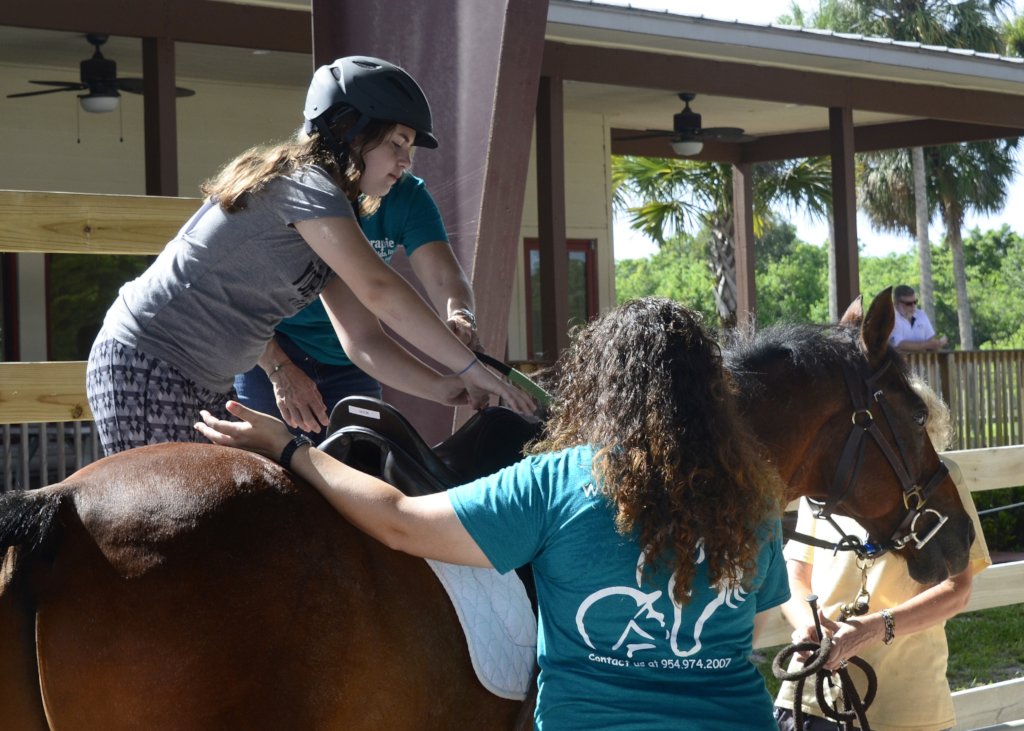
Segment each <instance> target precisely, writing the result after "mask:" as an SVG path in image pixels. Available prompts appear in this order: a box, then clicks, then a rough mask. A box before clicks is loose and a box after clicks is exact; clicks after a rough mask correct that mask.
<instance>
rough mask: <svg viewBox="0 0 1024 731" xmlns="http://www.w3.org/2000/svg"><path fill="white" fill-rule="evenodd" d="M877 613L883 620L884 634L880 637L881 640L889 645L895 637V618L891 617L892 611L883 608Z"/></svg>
mask: <svg viewBox="0 0 1024 731" xmlns="http://www.w3.org/2000/svg"><path fill="white" fill-rule="evenodd" d="M879 614H881V615H882V620H883V621H884V622H885V636H884V637H883V638H882V642H884V643H885V644H887V645H891V644H892V641H893V640H894V639H896V620H895V619H893V618H892V612H890V611H889V610H888V609H883V610H882V611H880V612H879Z"/></svg>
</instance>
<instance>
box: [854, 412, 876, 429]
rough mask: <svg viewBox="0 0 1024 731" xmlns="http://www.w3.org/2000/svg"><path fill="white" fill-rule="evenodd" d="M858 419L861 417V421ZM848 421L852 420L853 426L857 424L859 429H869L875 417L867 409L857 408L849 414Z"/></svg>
mask: <svg viewBox="0 0 1024 731" xmlns="http://www.w3.org/2000/svg"><path fill="white" fill-rule="evenodd" d="M858 419H863V423H861V422H860V421H858ZM850 421H851V422H853V425H854V426H859V427H860V428H861V429H870V428H871V425H872V424H873V423H874V421H875V417H874V416H872V414H871V412H870V411H868V410H867V409H857V410H856V411H854V412H853V414H851V415H850Z"/></svg>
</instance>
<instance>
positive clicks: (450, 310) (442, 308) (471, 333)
mask: <svg viewBox="0 0 1024 731" xmlns="http://www.w3.org/2000/svg"><path fill="white" fill-rule="evenodd" d="M409 263H410V264H411V265H412V269H413V271H414V272H415V273H416V277H417V278H418V279H419V280H420V281H421V282H422V283H423V286H424V287H425V288H426V290H427V294H428V295H429V296H430V302H431V303H432V304H433V305H434V309H436V310H437V311H438V312H439V313H441V315H442V317H446V318H447V323H448V327H449V328H450V329H451V330H452V332H454V333H455V334H456V335H457V336H458V337H459V340H461V341H462V342H463V343H465V344H466V345H467V346H469V347H470V348H471V349H472V350H479V349H480V338H479V337H478V336H477V331H476V301H475V299H474V298H473V289H472V287H470V285H469V278H468V277H466V274H465V272H463V271H462V267H461V266H459V261H458V259H456V258H455V254H454V253H453V252H452V249H451V247H450V246H449V245H448V244H446V243H445V242H444V241H431V242H430V243H429V244H423V245H422V246H420V247H418V248H417V249H416V250H415V251H413V252H412V255H411V256H410V257H409Z"/></svg>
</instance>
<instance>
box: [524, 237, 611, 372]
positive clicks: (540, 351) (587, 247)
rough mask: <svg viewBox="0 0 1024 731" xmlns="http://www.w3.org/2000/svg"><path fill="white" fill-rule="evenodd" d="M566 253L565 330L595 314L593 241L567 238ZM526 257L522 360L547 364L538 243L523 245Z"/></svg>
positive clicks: (595, 287) (549, 359) (548, 359)
mask: <svg viewBox="0 0 1024 731" xmlns="http://www.w3.org/2000/svg"><path fill="white" fill-rule="evenodd" d="M566 248H567V249H568V254H569V272H568V274H569V327H570V328H571V327H574V326H576V325H583V324H585V323H586V322H588V321H589V320H590V319H591V318H592V317H594V316H595V315H596V314H597V263H596V258H597V257H596V256H595V250H596V248H597V246H596V242H595V241H594V240H592V239H570V240H569V241H567V242H566ZM523 250H524V254H525V256H526V272H527V274H526V357H527V359H528V360H539V361H545V360H547V361H551V360H554V359H555V354H554V353H552V354H550V355H549V354H546V353H544V346H543V343H542V341H541V339H542V328H541V323H542V322H543V319H542V317H543V313H542V312H541V306H540V242H539V240H538V239H526V240H525V241H524V242H523Z"/></svg>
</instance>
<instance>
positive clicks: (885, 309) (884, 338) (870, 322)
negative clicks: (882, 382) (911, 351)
mask: <svg viewBox="0 0 1024 731" xmlns="http://www.w3.org/2000/svg"><path fill="white" fill-rule="evenodd" d="M895 325H896V310H895V309H894V308H893V304H892V287H886V288H885V289H883V290H882V291H881V292H879V293H878V295H876V296H875V299H873V300H872V301H871V307H869V308H868V314H867V317H865V318H864V322H863V323H861V326H860V336H861V339H862V340H863V341H864V347H865V348H866V349H867V351H868V362H869V363H871V365H872V366H877V365H878V364H880V363H881V362H882V359H883V358H884V357H885V353H886V350H887V349H888V347H889V336H890V335H892V329H893V327H895Z"/></svg>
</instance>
